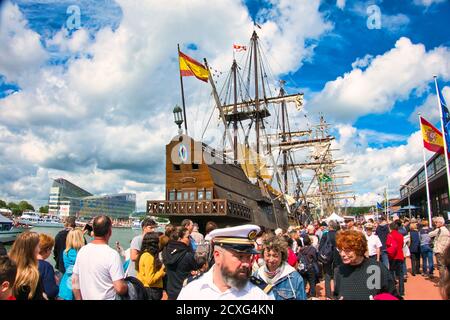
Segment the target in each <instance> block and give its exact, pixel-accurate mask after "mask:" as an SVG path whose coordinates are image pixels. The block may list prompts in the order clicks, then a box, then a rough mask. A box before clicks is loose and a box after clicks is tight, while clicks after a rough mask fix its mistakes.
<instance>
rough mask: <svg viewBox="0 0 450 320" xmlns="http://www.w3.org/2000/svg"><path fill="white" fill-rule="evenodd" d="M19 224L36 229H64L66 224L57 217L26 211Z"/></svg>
mask: <svg viewBox="0 0 450 320" xmlns="http://www.w3.org/2000/svg"><path fill="white" fill-rule="evenodd" d="M19 223H21V224H24V225H29V226H35V227H54V228H62V227H64V223H63V222H62V221H61V219H60V218H59V217H57V216H48V215H46V216H42V217H41V216H40V215H39V213H37V212H33V211H25V212H24V213H23V214H22V215H21V216H20V218H19Z"/></svg>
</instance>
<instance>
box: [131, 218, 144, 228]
mask: <svg viewBox="0 0 450 320" xmlns="http://www.w3.org/2000/svg"><path fill="white" fill-rule="evenodd" d="M141 228H142V227H141V220H139V219H135V220H133V223H132V224H131V229H134V230H140V229H141Z"/></svg>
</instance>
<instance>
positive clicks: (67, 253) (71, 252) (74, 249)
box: [58, 229, 85, 300]
mask: <svg viewBox="0 0 450 320" xmlns="http://www.w3.org/2000/svg"><path fill="white" fill-rule="evenodd" d="M84 244H85V242H84V237H83V231H81V230H80V229H74V230H70V231H69V233H68V234H67V239H66V249H65V250H64V252H63V261H64V268H65V269H66V272H65V273H64V275H63V277H62V278H61V282H60V284H59V293H58V297H59V298H60V299H63V300H73V293H72V273H73V266H74V265H75V260H76V258H77V254H78V251H80V249H81V247H82V246H84Z"/></svg>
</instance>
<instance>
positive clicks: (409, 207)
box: [400, 184, 412, 219]
mask: <svg viewBox="0 0 450 320" xmlns="http://www.w3.org/2000/svg"><path fill="white" fill-rule="evenodd" d="M400 186H401V187H405V188H407V189H408V211H409V219H411V201H410V199H409V196H410V191H409V189H412V187H410V186H408V185H406V184H401V185H400Z"/></svg>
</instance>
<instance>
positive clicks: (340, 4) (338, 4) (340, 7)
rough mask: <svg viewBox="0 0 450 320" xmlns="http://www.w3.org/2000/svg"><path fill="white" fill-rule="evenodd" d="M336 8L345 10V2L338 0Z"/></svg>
mask: <svg viewBox="0 0 450 320" xmlns="http://www.w3.org/2000/svg"><path fill="white" fill-rule="evenodd" d="M336 6H337V7H338V8H339V9H341V10H343V9H344V8H345V0H336Z"/></svg>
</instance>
